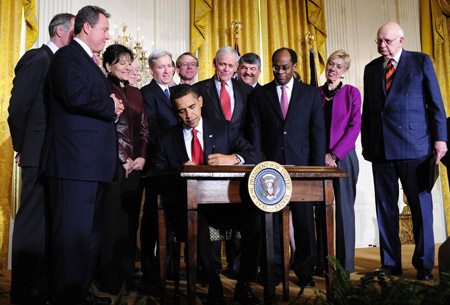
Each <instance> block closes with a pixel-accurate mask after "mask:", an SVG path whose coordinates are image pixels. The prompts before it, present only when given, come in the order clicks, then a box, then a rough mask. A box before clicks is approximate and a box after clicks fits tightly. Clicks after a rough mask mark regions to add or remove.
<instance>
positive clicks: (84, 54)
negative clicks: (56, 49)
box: [70, 40, 109, 88]
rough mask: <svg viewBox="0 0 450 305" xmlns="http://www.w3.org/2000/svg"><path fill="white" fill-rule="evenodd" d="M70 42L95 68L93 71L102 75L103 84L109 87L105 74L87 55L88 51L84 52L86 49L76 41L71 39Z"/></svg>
mask: <svg viewBox="0 0 450 305" xmlns="http://www.w3.org/2000/svg"><path fill="white" fill-rule="evenodd" d="M70 44H71V45H72V46H74V48H75V49H76V50H77V51H78V52H80V54H81V55H82V56H83V57H84V58H85V60H87V62H88V63H89V65H90V66H91V67H92V68H93V69H94V70H95V72H97V73H99V74H100V75H101V76H102V79H103V80H104V82H105V84H106V85H107V86H108V88H109V84H108V81H107V79H106V77H105V74H103V71H102V70H101V69H100V67H99V66H97V64H96V63H95V62H94V60H93V59H92V58H90V57H89V55H88V53H86V51H85V50H84V49H83V47H82V46H81V45H80V44H79V43H78V42H76V41H75V40H72V42H71V43H70Z"/></svg>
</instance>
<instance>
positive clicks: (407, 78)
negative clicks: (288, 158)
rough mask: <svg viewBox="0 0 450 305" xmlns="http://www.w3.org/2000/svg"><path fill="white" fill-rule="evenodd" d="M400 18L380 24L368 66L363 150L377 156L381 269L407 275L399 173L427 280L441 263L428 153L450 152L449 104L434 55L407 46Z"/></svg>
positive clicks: (420, 270) (417, 260)
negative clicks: (429, 187) (375, 51)
mask: <svg viewBox="0 0 450 305" xmlns="http://www.w3.org/2000/svg"><path fill="white" fill-rule="evenodd" d="M403 40H404V34H403V30H402V28H401V27H400V26H399V25H398V24H396V23H393V22H391V23H387V24H385V25H383V26H382V27H380V29H379V30H378V33H377V39H376V43H377V46H378V53H380V54H381V55H382V56H381V57H378V58H376V59H374V60H373V61H371V62H370V63H369V64H368V65H367V66H366V68H365V71H364V103H363V113H362V126H361V142H362V148H363V156H364V158H365V159H366V160H368V161H370V162H372V170H373V178H374V184H375V197H376V207H377V217H378V228H379V232H380V255H381V264H382V267H381V268H380V269H377V270H376V272H375V273H376V274H392V275H400V274H402V262H401V243H400V238H399V235H398V233H399V225H398V215H399V210H398V206H397V202H398V195H399V194H398V179H399V178H400V180H401V182H402V186H403V191H404V192H405V195H406V197H407V198H408V202H409V205H410V207H411V214H412V219H413V232H414V241H415V243H416V248H415V251H414V255H413V260H412V262H413V265H414V267H415V268H416V269H417V278H418V279H419V280H431V279H432V278H433V275H432V274H431V270H432V269H433V266H434V236H433V206H432V205H433V204H432V199H431V194H430V193H429V192H427V190H426V182H425V181H427V175H425V174H424V172H422V168H423V167H424V166H425V167H426V165H425V164H426V159H427V158H428V157H429V156H430V155H431V154H432V153H436V156H437V157H436V162H439V160H440V159H441V158H442V157H443V156H444V155H445V153H446V151H447V145H446V140H447V132H446V131H447V130H446V117H445V111H444V105H443V102H442V97H441V93H440V90H439V84H438V80H437V78H436V74H435V72H434V68H433V64H432V63H431V60H430V58H429V57H428V56H427V55H426V54H423V53H418V52H409V51H406V50H403V49H402V44H403Z"/></svg>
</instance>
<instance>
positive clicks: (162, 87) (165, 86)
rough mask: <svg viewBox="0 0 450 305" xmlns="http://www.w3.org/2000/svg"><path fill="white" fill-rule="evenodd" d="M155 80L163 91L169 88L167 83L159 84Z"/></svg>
mask: <svg viewBox="0 0 450 305" xmlns="http://www.w3.org/2000/svg"><path fill="white" fill-rule="evenodd" d="M155 82H156V83H157V84H158V86H159V87H160V88H161V90H162V91H164V90H166V89H169V86H168V85H163V84H160V83H158V82H157V81H156V80H155Z"/></svg>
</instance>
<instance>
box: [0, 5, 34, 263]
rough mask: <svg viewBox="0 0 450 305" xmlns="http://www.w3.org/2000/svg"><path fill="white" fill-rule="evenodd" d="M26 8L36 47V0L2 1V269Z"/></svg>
mask: <svg viewBox="0 0 450 305" xmlns="http://www.w3.org/2000/svg"><path fill="white" fill-rule="evenodd" d="M23 8H25V18H26V22H27V35H26V37H27V43H26V46H32V45H33V43H34V41H35V40H36V37H37V26H36V25H37V23H36V20H37V19H36V4H35V1H34V0H26V1H17V0H1V1H0V37H1V39H0V53H1V54H2V56H0V67H2V68H1V69H0V194H1V196H0V269H6V265H7V255H8V241H9V240H8V238H9V221H10V215H11V214H10V213H11V206H10V204H11V189H12V179H11V178H12V169H13V164H14V163H13V162H14V161H13V159H14V153H13V148H12V143H11V139H10V133H9V128H8V123H7V117H8V104H9V98H10V96H11V88H12V79H13V77H14V67H15V65H16V63H17V62H18V60H19V56H20V54H19V53H20V37H21V25H22V9H23ZM29 30H30V32H29ZM29 33H32V34H29Z"/></svg>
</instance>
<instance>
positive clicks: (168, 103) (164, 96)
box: [150, 79, 172, 108]
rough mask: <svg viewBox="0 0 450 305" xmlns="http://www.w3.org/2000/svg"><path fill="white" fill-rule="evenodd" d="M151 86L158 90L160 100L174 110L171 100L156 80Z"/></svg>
mask: <svg viewBox="0 0 450 305" xmlns="http://www.w3.org/2000/svg"><path fill="white" fill-rule="evenodd" d="M150 85H152V86H153V87H154V88H155V89H158V90H156V92H157V94H158V96H159V100H162V101H164V102H165V103H166V104H167V105H168V106H169V107H170V108H172V105H171V104H170V100H169V99H168V98H167V95H166V94H165V93H164V91H163V90H162V89H161V87H160V86H159V85H158V83H157V82H156V81H155V80H154V79H152V81H151V82H150Z"/></svg>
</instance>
